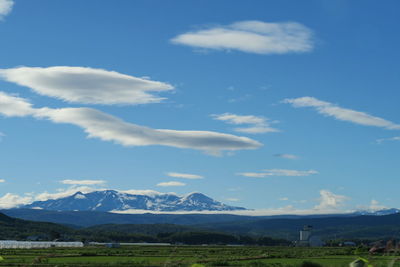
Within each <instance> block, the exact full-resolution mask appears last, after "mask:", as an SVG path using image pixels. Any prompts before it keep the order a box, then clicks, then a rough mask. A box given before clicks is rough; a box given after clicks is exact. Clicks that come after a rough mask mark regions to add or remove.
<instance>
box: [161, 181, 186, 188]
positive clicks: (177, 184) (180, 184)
mask: <svg viewBox="0 0 400 267" xmlns="http://www.w3.org/2000/svg"><path fill="white" fill-rule="evenodd" d="M185 185H186V184H185V183H181V182H176V181H170V182H162V183H158V184H157V186H162V187H169V186H185Z"/></svg>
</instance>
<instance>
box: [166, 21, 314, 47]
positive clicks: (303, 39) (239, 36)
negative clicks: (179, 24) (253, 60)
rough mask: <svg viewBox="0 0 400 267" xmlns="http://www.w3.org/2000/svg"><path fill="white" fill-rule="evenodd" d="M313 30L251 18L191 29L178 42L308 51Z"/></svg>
mask: <svg viewBox="0 0 400 267" xmlns="http://www.w3.org/2000/svg"><path fill="white" fill-rule="evenodd" d="M312 35H313V34H312V31H311V30H310V29H309V28H307V27H306V26H304V25H302V24H300V23H296V22H284V23H267V22H262V21H256V20H250V21H240V22H236V23H233V24H230V25H226V26H216V27H209V28H207V29H204V30H198V31H193V32H187V33H184V34H181V35H178V36H176V37H175V38H173V39H172V40H171V42H172V43H174V44H180V45H187V46H192V47H197V48H205V49H215V50H226V51H230V50H239V51H242V52H247V53H256V54H286V53H304V52H309V51H311V50H313V47H314V44H313V40H312V39H313V38H312Z"/></svg>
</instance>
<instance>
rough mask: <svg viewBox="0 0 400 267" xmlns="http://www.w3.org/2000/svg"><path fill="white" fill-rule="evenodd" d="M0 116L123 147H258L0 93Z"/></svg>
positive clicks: (236, 138) (219, 149)
mask: <svg viewBox="0 0 400 267" xmlns="http://www.w3.org/2000/svg"><path fill="white" fill-rule="evenodd" d="M0 114H3V115H5V116H8V117H24V116H25V117H26V116H31V117H34V118H36V119H45V120H49V121H51V122H53V123H66V124H73V125H75V126H78V127H80V128H82V129H83V130H84V131H85V132H86V133H87V134H88V137H90V138H97V139H100V140H103V141H111V142H115V143H118V144H121V145H123V146H150V145H162V146H170V147H177V148H189V149H196V150H201V151H204V152H206V153H209V154H214V155H218V154H220V153H221V152H223V151H236V150H243V149H256V148H259V147H261V146H262V144H261V143H259V142H257V141H255V140H252V139H250V138H247V137H242V136H235V135H231V134H224V133H218V132H211V131H178V130H170V129H153V128H149V127H145V126H140V125H136V124H133V123H129V122H125V121H123V120H121V119H119V118H117V117H114V116H111V115H110V114H107V113H104V112H102V111H99V110H97V109H93V108H58V109H54V108H48V107H42V108H34V107H33V106H32V104H31V103H29V102H28V101H27V100H26V99H23V98H20V97H16V96H11V95H9V94H7V93H4V92H0Z"/></svg>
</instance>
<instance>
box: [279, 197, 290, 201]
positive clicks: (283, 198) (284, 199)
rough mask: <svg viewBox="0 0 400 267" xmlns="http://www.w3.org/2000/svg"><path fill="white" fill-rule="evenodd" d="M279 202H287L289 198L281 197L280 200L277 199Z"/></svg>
mask: <svg viewBox="0 0 400 267" xmlns="http://www.w3.org/2000/svg"><path fill="white" fill-rule="evenodd" d="M279 200H280V201H288V200H289V198H287V197H281V198H279Z"/></svg>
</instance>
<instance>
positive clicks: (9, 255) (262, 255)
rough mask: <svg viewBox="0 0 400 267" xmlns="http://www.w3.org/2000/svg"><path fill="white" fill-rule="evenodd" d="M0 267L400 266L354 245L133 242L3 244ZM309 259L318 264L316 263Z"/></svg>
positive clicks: (382, 256) (392, 260)
mask: <svg viewBox="0 0 400 267" xmlns="http://www.w3.org/2000/svg"><path fill="white" fill-rule="evenodd" d="M0 253H1V255H2V257H3V260H2V261H0V266H59V267H61V266H63V267H66V266H92V267H95V266H99V267H101V266H196V267H200V266H310V267H311V266H324V267H325V266H327V267H329V266H332V267H341V266H349V263H350V262H352V261H353V260H355V259H357V258H358V257H360V256H362V257H363V258H365V259H368V261H369V263H370V264H371V265H372V266H374V267H383V266H385V267H386V266H393V267H400V261H399V262H394V259H396V258H398V257H400V256H397V255H394V254H392V255H374V256H370V255H368V254H367V253H366V252H365V250H360V249H355V248H289V247H245V246H129V247H122V248H113V249H109V248H103V247H85V248H79V249H76V248H74V249H60V248H52V249H29V250H28V249H4V250H1V251H0ZM305 262H309V263H314V264H319V265H311V264H308V265H307V264H305Z"/></svg>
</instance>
